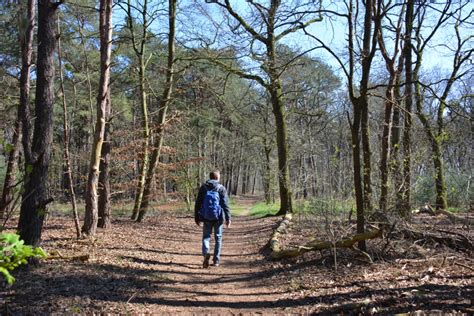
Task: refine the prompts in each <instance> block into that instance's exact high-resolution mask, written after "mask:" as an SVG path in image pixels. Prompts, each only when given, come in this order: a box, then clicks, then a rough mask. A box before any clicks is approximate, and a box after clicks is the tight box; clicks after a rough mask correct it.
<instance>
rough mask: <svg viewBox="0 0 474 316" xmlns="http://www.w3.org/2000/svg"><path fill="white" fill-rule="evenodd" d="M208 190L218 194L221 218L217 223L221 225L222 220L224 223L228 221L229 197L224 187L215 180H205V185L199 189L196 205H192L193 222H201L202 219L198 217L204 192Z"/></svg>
mask: <svg viewBox="0 0 474 316" xmlns="http://www.w3.org/2000/svg"><path fill="white" fill-rule="evenodd" d="M208 190H217V192H219V202H220V205H221V208H222V211H223V212H222V218H221V219H220V220H219V222H221V223H223V222H224V220H225V221H226V222H228V221H230V217H231V215H230V208H229V197H228V196H227V190H226V189H225V187H224V186H223V185H221V184H219V182H218V181H217V180H212V179H211V180H207V181H206V183H204V184H203V185H202V186H201V188H200V189H199V193H198V196H197V198H196V203H195V204H194V220H195V221H196V222H202V221H203V219H202V218H201V216H200V214H199V213H200V212H201V208H202V204H203V202H204V196H205V195H206V192H207V191H208Z"/></svg>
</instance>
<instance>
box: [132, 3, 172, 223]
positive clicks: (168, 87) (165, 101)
mask: <svg viewBox="0 0 474 316" xmlns="http://www.w3.org/2000/svg"><path fill="white" fill-rule="evenodd" d="M176 1H177V0H169V1H168V5H169V12H168V17H169V35H168V67H167V70H166V83H165V87H164V91H163V96H162V98H161V102H160V108H159V111H158V121H157V124H158V127H157V131H156V135H155V143H154V148H153V152H152V154H151V158H150V164H149V169H148V172H147V176H146V179H145V188H144V191H143V199H142V203H141V205H140V211H139V214H138V218H137V222H141V221H143V219H144V218H145V215H146V212H147V211H148V207H149V204H150V199H151V187H152V182H153V179H154V177H155V170H156V167H157V165H158V161H159V158H160V153H161V147H162V144H163V137H164V124H165V119H166V111H167V109H168V105H169V103H170V99H171V91H172V90H173V84H174V73H173V71H174V67H173V66H174V53H175V20H176Z"/></svg>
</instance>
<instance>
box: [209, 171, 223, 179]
mask: <svg viewBox="0 0 474 316" xmlns="http://www.w3.org/2000/svg"><path fill="white" fill-rule="evenodd" d="M220 178H221V173H220V172H219V170H217V169H215V170H212V171H211V172H210V173H209V179H211V180H217V181H219V180H220Z"/></svg>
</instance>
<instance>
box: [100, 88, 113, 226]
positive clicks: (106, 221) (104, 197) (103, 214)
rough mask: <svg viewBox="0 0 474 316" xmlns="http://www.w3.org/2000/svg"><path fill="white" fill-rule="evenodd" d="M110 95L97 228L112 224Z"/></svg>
mask: <svg viewBox="0 0 474 316" xmlns="http://www.w3.org/2000/svg"><path fill="white" fill-rule="evenodd" d="M111 101H112V100H111V96H110V93H109V94H108V95H107V108H106V120H107V123H106V125H105V134H104V143H103V145H102V152H101V157H102V159H101V160H100V174H99V202H98V207H99V221H98V223H97V226H98V227H100V228H104V229H107V228H110V226H111V225H112V224H111V218H110V217H111V207H110V176H109V162H110V151H111V148H112V144H111V137H110V112H111V108H112V104H111Z"/></svg>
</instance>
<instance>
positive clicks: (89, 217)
mask: <svg viewBox="0 0 474 316" xmlns="http://www.w3.org/2000/svg"><path fill="white" fill-rule="evenodd" d="M112 2H113V1H112V0H101V1H100V8H99V11H100V13H99V15H100V81H99V93H98V95H97V121H96V125H95V131H94V145H93V147H92V153H91V161H90V165H89V172H88V178H87V187H86V197H85V200H86V201H85V202H86V211H85V217H84V225H83V226H82V233H83V234H84V235H86V236H93V235H95V233H96V229H97V222H98V217H99V215H98V196H97V187H98V182H99V170H100V169H99V167H100V155H101V152H102V144H103V142H104V133H105V120H106V118H105V114H106V110H107V95H108V93H109V82H110V62H111V54H112V24H111V23H112Z"/></svg>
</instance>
